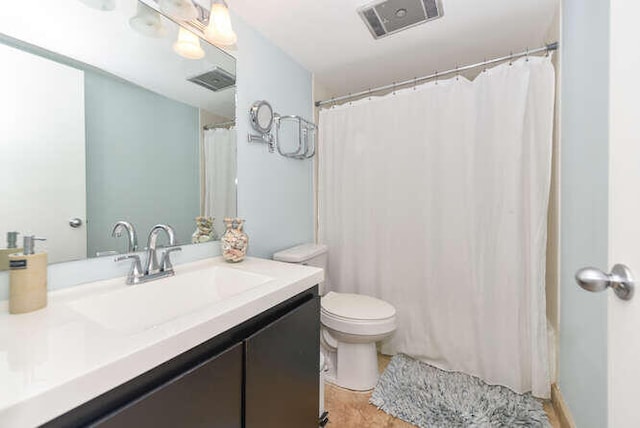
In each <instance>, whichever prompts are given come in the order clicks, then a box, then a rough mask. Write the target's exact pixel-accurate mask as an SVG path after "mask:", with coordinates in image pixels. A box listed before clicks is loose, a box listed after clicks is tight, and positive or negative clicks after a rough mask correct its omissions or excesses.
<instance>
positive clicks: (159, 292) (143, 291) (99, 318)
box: [67, 266, 273, 334]
mask: <svg viewBox="0 0 640 428" xmlns="http://www.w3.org/2000/svg"><path fill="white" fill-rule="evenodd" d="M272 279H273V278H271V277H268V276H265V275H259V274H255V273H250V272H244V271H241V270H237V269H231V268H225V267H220V266H216V267H210V268H206V269H201V270H196V271H191V272H184V273H180V272H178V273H176V276H173V277H170V278H165V279H160V280H157V281H151V282H148V283H145V284H139V285H132V286H127V287H126V288H119V289H118V290H116V291H111V292H106V293H104V294H99V295H95V296H89V297H84V298H81V299H78V300H75V301H72V302H69V303H67V305H68V306H69V307H71V308H72V309H73V310H75V311H77V312H79V313H81V314H82V315H83V316H85V317H86V318H89V319H90V320H92V321H94V322H96V323H98V324H100V325H101V326H102V327H104V328H107V329H112V330H118V331H120V332H123V333H128V334H135V333H138V332H141V331H144V330H147V329H150V328H153V327H155V326H158V325H160V324H163V323H165V322H167V321H170V320H172V319H175V318H178V317H180V316H182V315H185V314H188V313H190V312H194V311H197V310H199V309H203V308H205V307H207V306H209V305H211V304H212V303H216V302H219V301H221V300H224V299H227V298H230V297H232V296H235V295H238V294H240V293H243V292H245V291H247V290H250V289H252V288H255V287H257V286H259V285H261V284H265V283H267V282H269V281H271V280H272Z"/></svg>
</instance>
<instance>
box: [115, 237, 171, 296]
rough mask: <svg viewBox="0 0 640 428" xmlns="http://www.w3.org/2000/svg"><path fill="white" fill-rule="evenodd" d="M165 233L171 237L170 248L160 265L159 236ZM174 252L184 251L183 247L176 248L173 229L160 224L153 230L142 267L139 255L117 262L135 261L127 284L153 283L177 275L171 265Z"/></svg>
mask: <svg viewBox="0 0 640 428" xmlns="http://www.w3.org/2000/svg"><path fill="white" fill-rule="evenodd" d="M161 231H164V232H165V233H166V234H167V236H168V237H169V246H168V247H167V248H166V249H165V250H164V253H163V254H162V258H161V261H160V264H158V254H157V242H158V234H159V233H160V232H161ZM174 251H182V248H181V247H176V236H175V232H174V230H173V228H172V227H171V226H169V225H166V224H158V225H155V226H153V228H151V232H149V238H148V240H147V256H146V260H145V262H144V266H143V265H142V261H141V258H140V256H139V255H138V254H124V255H121V256H118V257H116V259H115V261H116V262H119V261H123V260H128V259H133V264H132V265H131V269H130V270H129V274H128V275H127V284H129V285H131V284H140V283H143V282H148V281H153V280H154V279H160V278H165V277H167V276H173V275H174V274H175V272H174V270H173V265H172V264H171V259H170V254H171V253H172V252H174Z"/></svg>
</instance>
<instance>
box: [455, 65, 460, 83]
mask: <svg viewBox="0 0 640 428" xmlns="http://www.w3.org/2000/svg"><path fill="white" fill-rule="evenodd" d="M456 80H460V70H459V69H458V65H456Z"/></svg>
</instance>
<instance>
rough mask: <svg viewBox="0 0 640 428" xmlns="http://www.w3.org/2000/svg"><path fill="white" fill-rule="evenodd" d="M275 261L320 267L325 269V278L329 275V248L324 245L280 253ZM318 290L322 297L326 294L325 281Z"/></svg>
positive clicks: (274, 256) (304, 246)
mask: <svg viewBox="0 0 640 428" xmlns="http://www.w3.org/2000/svg"><path fill="white" fill-rule="evenodd" d="M273 260H276V261H279V262H285V263H296V264H301V265H307V266H314V267H319V268H322V269H324V270H325V276H326V275H327V273H326V269H327V246H326V245H324V244H302V245H298V246H295V247H292V248H288V249H286V250H282V251H278V252H277V253H275V254H274V255H273ZM318 288H319V290H318V292H319V293H320V295H322V294H324V281H323V282H321V283H320V284H319V286H318Z"/></svg>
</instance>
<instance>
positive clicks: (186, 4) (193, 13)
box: [160, 0, 198, 21]
mask: <svg viewBox="0 0 640 428" xmlns="http://www.w3.org/2000/svg"><path fill="white" fill-rule="evenodd" d="M160 9H161V10H162V11H163V12H164V13H166V14H168V15H169V16H172V17H174V18H176V19H179V20H181V21H191V20H193V19H198V9H196V7H195V6H194V5H193V2H192V1H191V0H160Z"/></svg>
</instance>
